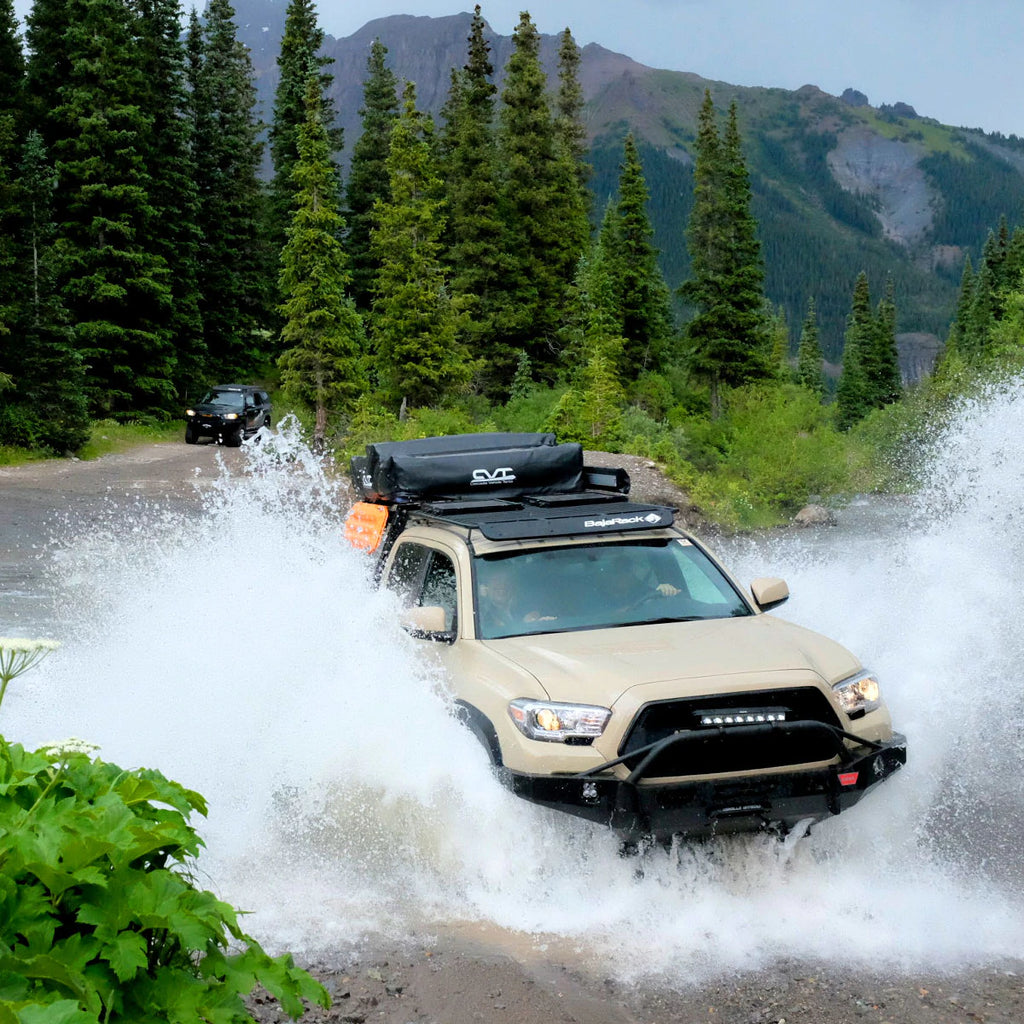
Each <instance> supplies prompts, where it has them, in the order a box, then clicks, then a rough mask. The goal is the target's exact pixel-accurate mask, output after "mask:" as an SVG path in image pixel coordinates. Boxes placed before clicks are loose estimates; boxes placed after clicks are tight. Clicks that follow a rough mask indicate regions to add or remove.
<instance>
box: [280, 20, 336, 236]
mask: <svg viewBox="0 0 1024 1024" xmlns="http://www.w3.org/2000/svg"><path fill="white" fill-rule="evenodd" d="M323 43H324V32H323V29H321V28H320V26H319V24H318V23H317V13H316V6H315V4H314V3H313V0H289V3H288V10H287V11H286V12H285V22H284V35H283V36H282V38H281V49H280V52H279V53H278V56H277V68H278V75H279V77H278V82H277V89H276V91H275V93H274V117H273V123H272V124H271V126H270V131H269V133H268V140H269V143H270V159H271V163H272V164H273V168H274V176H273V180H272V182H271V185H270V211H269V213H270V245H271V247H272V248H273V250H274V251H275V252H280V251H281V248H282V247H283V245H284V243H285V234H286V232H287V230H288V226H289V225H290V223H291V219H292V213H293V212H294V205H295V192H296V188H297V185H296V182H295V178H294V176H293V174H292V171H293V170H294V168H295V164H296V163H297V162H298V160H299V145H298V139H299V133H300V132H301V131H302V129H303V126H304V124H305V121H306V109H305V93H306V82H307V81H308V79H309V76H310V75H315V76H316V77H317V80H318V81H319V84H320V94H321V96H322V101H321V102H322V104H323V120H324V123H325V124H326V125H327V130H328V136H329V139H330V145H331V149H332V152H337V151H339V150H340V149H341V146H342V133H341V129H340V128H336V127H335V126H334V118H335V111H334V102H333V100H332V99H331V98H330V95H329V93H328V90H329V89H330V86H331V82H332V81H333V80H334V77H333V75H331V74H329V73H328V72H327V71H326V70H325V69H326V68H328V67H329V66H330V65H331V64H332V63H333V60H332V58H330V57H325V56H323V55H322V54H321V52H320V51H321V49H322V47H323Z"/></svg>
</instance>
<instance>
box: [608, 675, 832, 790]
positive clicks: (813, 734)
mask: <svg viewBox="0 0 1024 1024" xmlns="http://www.w3.org/2000/svg"><path fill="white" fill-rule="evenodd" d="M748 709H757V710H758V711H760V712H764V711H767V710H778V711H784V712H785V721H784V722H777V723H773V724H770V725H757V726H738V727H737V726H732V727H730V726H726V727H724V728H719V727H702V726H701V724H700V722H701V719H702V718H703V717H706V716H707V715H708V714H709V713H713V714H714V715H715V716H718V717H721V716H722V714H723V713H727V712H728V711H730V710H732V711H736V712H740V711H744V710H748ZM815 722H819V723H824V724H826V725H830V726H835V727H837V728H839V727H841V726H840V722H839V719H838V718H837V717H836V714H835V712H834V711H833V709H832V705H831V704H829V702H828V698H827V697H826V696H825V695H824V694H823V693H822V692H821V691H820V690H817V689H815V688H814V687H810V686H808V687H797V688H793V689H788V690H760V691H757V692H753V693H730V694H720V693H719V694H713V695H709V696H704V697H695V698H692V699H690V700H671V701H661V702H658V703H655V704H648V705H646V706H645V707H644V708H642V709H641V711H640V713H639V714H638V715H637V717H636V720H635V721H634V722H633V725H632V726H631V727H630V730H629V732H628V733H627V734H626V738H625V739H624V740H623V742H622V745H621V747H620V748H619V756H620V757H624V756H626V755H628V754H629V752H630V751H634V750H638V749H640V748H643V747H647V746H648V745H649V744H651V743H656V742H657V741H659V740H662V739H665V738H666V737H668V736H673V735H675V734H683V735H685V737H686V739H685V741H682V742H679V743H675V744H673V745H671V746H669V747H668V748H666V749H665V750H664V751H662V752H661V753H660V754H659V755H658V756H657V757H656V758H655V759H654V760H653V761H652V762H651V763H650V764H649V765H648V766H647V767H646V768H645V769H644V777H645V778H648V779H650V778H659V777H662V778H664V777H668V776H677V775H717V774H721V773H724V772H742V771H757V770H759V769H763V768H781V767H785V766H787V765H795V764H805V763H807V762H811V761H827V760H829V759H830V758H832V757H834V756H835V754H836V753H837V751H838V749H839V745H840V741H839V739H838V738H837V737H836V736H835V734H834V733H832V732H831V731H830V730H828V729H815V728H813V727H811V726H810V723H815ZM643 756H644V755H643V754H636V755H634V756H632V757H627V759H626V761H625V764H626V766H627V767H628V768H629V769H630V770H631V771H632V770H633V769H634V768H636V766H637V765H638V764H639V763H640V761H641V760H642V758H643Z"/></svg>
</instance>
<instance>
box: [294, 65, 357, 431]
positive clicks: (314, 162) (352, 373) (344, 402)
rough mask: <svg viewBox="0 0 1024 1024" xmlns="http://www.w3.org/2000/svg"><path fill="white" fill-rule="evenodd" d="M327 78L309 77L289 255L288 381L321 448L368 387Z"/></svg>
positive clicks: (296, 175)
mask: <svg viewBox="0 0 1024 1024" xmlns="http://www.w3.org/2000/svg"><path fill="white" fill-rule="evenodd" d="M322 89H323V82H322V80H321V79H319V78H318V77H317V76H316V75H315V74H314V75H311V76H310V77H309V80H308V83H307V91H306V122H305V124H304V125H303V127H302V130H301V131H300V132H299V135H298V138H297V140H296V142H297V146H298V160H297V161H296V163H295V165H294V167H293V169H292V175H293V177H294V179H295V188H296V192H295V193H294V196H295V199H294V202H295V212H294V213H293V215H292V222H291V226H290V227H289V229H288V241H287V243H286V245H285V247H284V250H283V252H282V254H281V278H280V290H281V294H282V296H283V302H282V305H281V310H280V312H281V315H282V316H283V317H284V327H283V329H282V331H281V340H282V341H283V343H284V345H285V346H287V348H286V351H285V352H284V354H283V355H282V356H281V357H280V360H279V365H280V367H281V371H282V372H281V382H282V384H283V385H284V388H285V390H286V391H287V392H289V393H290V394H292V395H294V396H295V397H296V398H298V399H299V400H300V401H302V402H303V403H304V404H306V405H308V406H309V407H310V408H312V409H313V410H314V411H315V424H314V431H313V441H314V447H315V448H317V449H322V448H323V446H324V442H325V438H326V435H327V426H328V417H329V415H330V414H331V413H332V412H334V413H345V412H347V411H349V410H351V408H352V406H353V405H354V403H355V400H356V399H357V398H358V397H359V395H360V394H361V393H362V391H363V390H364V388H365V380H364V376H363V360H364V358H365V351H364V350H365V339H364V333H363V324H362V320H361V318H360V316H359V314H358V312H356V308H355V304H354V303H353V301H352V299H351V298H349V297H348V296H347V295H346V294H345V287H346V285H347V284H348V281H349V274H348V270H347V259H346V256H345V252H344V250H343V248H342V246H341V242H340V241H339V238H340V235H341V232H342V229H343V227H344V222H343V220H342V217H341V213H340V211H339V194H338V192H339V190H338V169H337V165H336V164H335V163H334V161H333V160H332V159H331V150H332V141H331V133H330V127H329V125H328V124H327V123H326V122H325V112H324V107H325V104H324V102H323V95H322Z"/></svg>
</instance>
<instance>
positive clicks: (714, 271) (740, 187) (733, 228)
mask: <svg viewBox="0 0 1024 1024" xmlns="http://www.w3.org/2000/svg"><path fill="white" fill-rule="evenodd" d="M696 149H697V157H696V163H695V168H694V205H693V210H692V212H691V215H690V222H689V226H688V230H687V245H688V249H689V253H690V267H691V273H692V275H693V276H692V278H691V279H690V280H689V281H686V282H685V283H684V284H683V286H682V289H681V293H682V295H683V297H684V298H685V299H686V301H687V302H688V303H689V304H690V305H691V306H692V307H694V309H695V310H696V312H695V315H694V316H693V318H692V319H691V320H690V322H689V323H688V324H687V327H686V339H687V343H688V348H689V352H688V355H689V365H690V369H691V372H693V373H694V374H695V375H696V376H697V377H698V378H701V379H703V380H705V381H706V382H707V384H708V386H709V389H710V399H711V415H712V417H713V418H717V417H718V416H719V415H720V414H721V394H720V392H721V387H722V386H723V385H728V386H734V385H739V384H744V383H746V382H747V381H751V380H757V379H763V378H764V377H766V376H768V375H769V374H770V368H769V366H768V359H767V353H766V351H765V348H766V344H765V343H766V331H765V323H764V313H763V310H764V294H763V281H764V269H763V266H762V263H761V255H760V245H759V243H758V240H757V225H756V222H755V221H754V219H753V216H752V215H751V213H750V182H749V177H748V174H747V170H746V165H745V163H744V161H743V154H742V151H741V146H740V135H739V128H738V118H737V114H736V105H735V103H733V104H732V105H731V107H730V109H729V119H728V123H727V126H726V130H725V133H724V136H722V137H720V136H719V133H718V128H717V125H716V123H715V109H714V104H713V103H712V100H711V93H710V91H705V93H704V102H703V104H702V106H701V109H700V114H699V116H698V121H697V144H696Z"/></svg>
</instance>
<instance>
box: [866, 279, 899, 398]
mask: <svg viewBox="0 0 1024 1024" xmlns="http://www.w3.org/2000/svg"><path fill="white" fill-rule="evenodd" d="M871 371H872V372H871V391H872V395H871V398H872V402H873V404H874V406H875V408H878V409H880V408H882V406H885V405H889V404H891V403H892V402H895V401H896V400H897V399H898V398H899V397H900V395H901V394H902V393H903V378H902V376H901V374H900V360H899V351H898V349H897V347H896V298H895V287H894V285H893V280H892V277H891V276H890V277H888V278H887V279H886V282H885V294H884V295H883V297H882V299H881V301H880V302H879V303H878V309H877V311H876V314H875V346H874V355H873V358H872V360H871Z"/></svg>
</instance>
